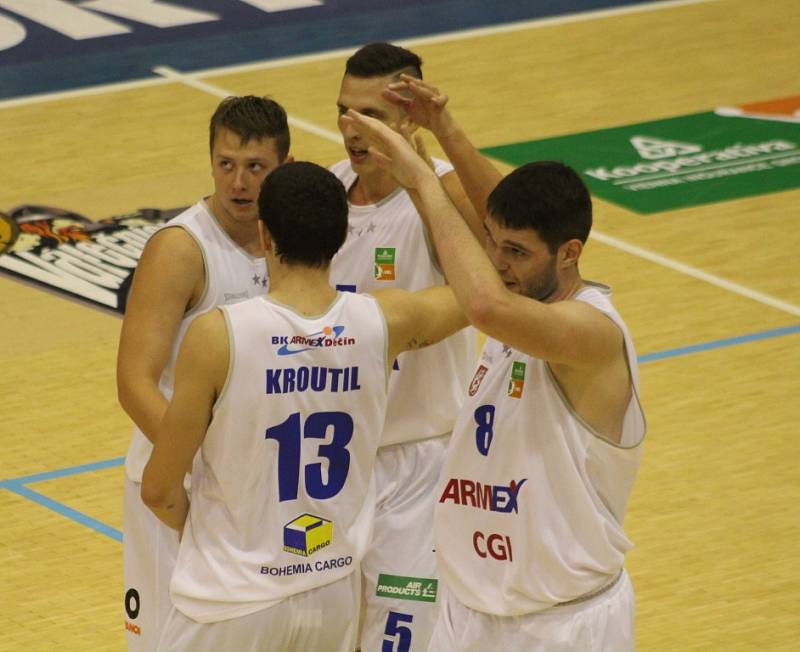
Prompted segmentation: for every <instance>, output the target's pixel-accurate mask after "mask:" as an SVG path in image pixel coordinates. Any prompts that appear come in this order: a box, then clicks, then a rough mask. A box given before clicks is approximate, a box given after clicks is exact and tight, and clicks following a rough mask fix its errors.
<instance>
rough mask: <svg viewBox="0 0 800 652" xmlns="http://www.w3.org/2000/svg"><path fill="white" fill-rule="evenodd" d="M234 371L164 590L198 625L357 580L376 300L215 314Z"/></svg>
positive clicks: (343, 298)
mask: <svg viewBox="0 0 800 652" xmlns="http://www.w3.org/2000/svg"><path fill="white" fill-rule="evenodd" d="M223 313H224V315H225V319H226V323H227V327H228V331H229V338H230V365H229V372H228V378H227V380H226V383H225V386H224V388H223V390H222V392H221V394H220V396H219V398H218V399H217V401H216V404H215V406H214V416H213V418H212V421H211V423H210V425H209V428H208V433H207V435H206V438H205V440H204V442H203V445H202V448H201V455H200V456H199V459H197V460H196V462H195V465H194V469H193V473H192V502H191V509H190V514H189V520H188V521H187V527H186V529H185V534H184V541H183V543H182V545H181V549H180V553H179V557H178V564H177V569H176V572H175V576H174V577H173V582H172V595H173V600H174V603H175V605H176V607H178V609H179V610H180V611H182V612H183V613H184V614H186V615H188V616H189V617H191V618H194V619H195V620H198V621H200V622H204V621H206V622H207V621H209V620H220V619H222V618H231V617H237V616H243V615H246V614H249V613H253V612H255V611H258V610H260V609H263V608H265V607H267V606H269V605H271V604H274V603H276V602H279V601H280V600H281V599H283V598H285V597H287V596H289V595H292V594H295V593H298V592H301V591H307V590H309V589H312V588H315V587H317V586H322V585H324V584H328V583H330V582H333V581H335V580H337V579H340V578H342V577H344V576H346V575H348V574H349V573H351V572H353V570H354V569H355V568H357V565H358V563H359V560H360V558H361V556H362V554H363V550H364V548H365V546H366V542H367V537H368V534H369V531H370V528H371V518H372V502H371V500H372V489H371V476H372V465H373V462H374V458H375V453H376V450H377V446H378V443H379V437H380V432H381V428H382V424H383V420H384V417H385V411H386V395H387V392H386V384H387V377H386V351H387V332H386V324H385V321H384V319H383V314H382V312H381V310H380V308H379V307H378V304H377V302H376V301H375V300H374V299H373V298H372V297H369V296H361V295H355V294H352V293H340V294H339V295H337V298H336V300H335V301H334V302H333V304H332V305H331V306H330V308H329V309H328V310H327V311H326V312H325V313H324V314H322V315H319V316H316V317H311V318H308V317H304V316H302V315H300V314H298V313H296V312H295V311H294V310H292V309H291V308H289V307H287V306H284V305H280V304H277V303H275V302H272V301H270V300H269V299H268V298H266V297H260V298H256V299H252V300H249V301H245V302H242V303H239V304H236V305H233V306H226V307H225V308H224V309H223Z"/></svg>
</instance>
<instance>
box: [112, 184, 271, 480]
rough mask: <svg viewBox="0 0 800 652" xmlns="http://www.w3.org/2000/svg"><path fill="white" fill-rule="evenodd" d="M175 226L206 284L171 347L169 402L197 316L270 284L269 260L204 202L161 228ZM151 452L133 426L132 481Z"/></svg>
mask: <svg viewBox="0 0 800 652" xmlns="http://www.w3.org/2000/svg"><path fill="white" fill-rule="evenodd" d="M172 227H179V228H182V229H184V230H185V231H186V232H187V233H189V235H191V236H192V237H193V238H194V240H195V242H197V246H198V247H200V251H201V252H202V254H203V266H204V268H205V277H206V281H205V290H204V291H203V296H202V297H201V298H200V301H198V303H197V304H196V305H195V306H194V307H193V308H192V309H191V310H190V311H189V312H187V313H186V315H184V318H183V321H182V322H181V324H180V327H179V328H178V333H177V335H176V337H175V341H174V342H173V344H172V351H171V353H170V357H169V361H168V362H167V365H166V367H164V371H163V373H162V374H161V379H160V380H159V383H158V385H159V389H160V390H161V393H162V394H163V395H164V396H166V397H167V399H170V398H172V391H173V385H174V382H175V362H176V360H177V358H178V350H179V349H180V345H181V342H182V341H183V336H184V335H186V330H187V329H188V328H189V324H191V323H192V321H193V320H194V319H195V317H197V316H198V315H202V314H203V313H204V312H208V311H209V310H211V309H212V308H214V307H216V306H220V305H225V304H230V303H236V302H237V301H243V300H244V299H249V298H251V297H256V296H261V295H263V294H265V293H266V292H267V289H268V283H269V277H268V274H267V263H266V260H265V259H264V258H256V257H255V256H251V255H250V254H248V253H247V252H246V251H244V250H243V249H242V248H241V247H240V246H239V245H237V244H236V243H235V242H234V241H233V240H231V238H230V236H229V235H228V234H227V233H226V232H225V231H224V229H223V228H222V227H221V226H220V225H219V223H218V222H217V220H216V218H215V217H214V216H213V214H212V213H211V209H210V208H209V207H208V205H207V204H206V202H205V201H204V200H201V201H199V202H197V203H196V204H195V205H194V206H191V207H189V208H187V209H186V210H185V211H184V212H183V213H181V214H180V215H176V216H175V217H174V218H172V219H171V220H170V221H169V222H167V223H166V224H165V225H164V226H163V227H162V229H167V228H172ZM152 450H153V445H152V444H151V443H150V440H149V439H147V437H145V436H144V434H143V433H142V431H141V430H140V429H139V428H138V427H134V431H133V439H132V440H131V444H130V447H129V448H128V454H127V456H126V458H125V471H126V472H127V474H128V477H129V478H130V479H131V480H133V481H135V482H141V481H142V473H143V472H144V467H145V465H146V464H147V460H148V459H150V453H151V451H152Z"/></svg>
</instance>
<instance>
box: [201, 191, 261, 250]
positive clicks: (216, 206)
mask: <svg viewBox="0 0 800 652" xmlns="http://www.w3.org/2000/svg"><path fill="white" fill-rule="evenodd" d="M206 203H207V204H208V207H209V208H210V209H211V212H212V213H213V215H214V217H215V219H216V220H217V224H219V226H220V228H222V230H223V231H225V233H227V234H228V237H229V238H230V239H231V240H233V241H234V242H235V243H236V244H237V245H238V246H239V247H241V248H242V249H244V250H245V251H246V252H247V253H248V254H250V255H251V256H255V257H257V258H260V257H261V256H263V255H264V252H263V251H262V250H261V242H260V241H259V239H258V225H257V222H258V221H257V220H246V221H237V220H235V219H233V218H232V217H231V216H230V215H228V213H227V212H226V211H225V209H224V208H223V207H222V206H221V205H220V203H219V202H218V201H217V198H216V195H211V197H209V198H208V199H207V200H206Z"/></svg>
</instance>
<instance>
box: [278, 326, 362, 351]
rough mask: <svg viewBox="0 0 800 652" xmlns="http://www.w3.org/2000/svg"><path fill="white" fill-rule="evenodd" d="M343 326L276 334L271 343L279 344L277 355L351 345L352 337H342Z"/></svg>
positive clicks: (353, 342) (354, 340) (354, 339)
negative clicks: (298, 332) (307, 332)
mask: <svg viewBox="0 0 800 652" xmlns="http://www.w3.org/2000/svg"><path fill="white" fill-rule="evenodd" d="M344 329H345V327H344V326H325V328H323V329H322V330H321V331H318V332H316V333H310V334H309V335H276V336H273V338H272V344H273V345H276V346H277V345H280V348H279V349H278V355H294V354H295V353H302V352H303V351H309V350H311V349H327V348H330V347H333V346H352V345H353V344H355V343H356V338H354V337H342V333H343V332H344Z"/></svg>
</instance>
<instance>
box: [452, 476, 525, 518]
mask: <svg viewBox="0 0 800 652" xmlns="http://www.w3.org/2000/svg"><path fill="white" fill-rule="evenodd" d="M527 481H528V479H527V478H523V479H522V480H512V481H511V482H509V483H508V484H507V485H503V484H485V483H483V482H475V481H474V480H465V479H464V478H450V480H449V481H448V482H447V484H446V485H445V487H444V490H443V491H442V495H441V497H440V498H439V502H440V503H447V502H452V503H454V504H456V505H463V506H464V507H474V508H476V509H482V510H485V511H487V512H498V513H501V514H511V513H512V512H513V513H514V514H517V513H518V511H519V502H518V501H519V490H520V489H522V485H524V484H525V483H526V482H527Z"/></svg>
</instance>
